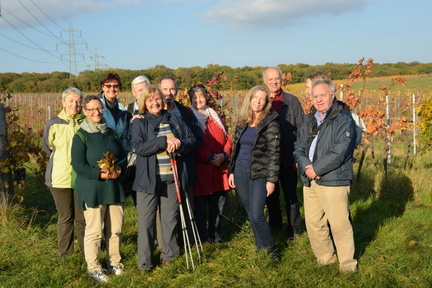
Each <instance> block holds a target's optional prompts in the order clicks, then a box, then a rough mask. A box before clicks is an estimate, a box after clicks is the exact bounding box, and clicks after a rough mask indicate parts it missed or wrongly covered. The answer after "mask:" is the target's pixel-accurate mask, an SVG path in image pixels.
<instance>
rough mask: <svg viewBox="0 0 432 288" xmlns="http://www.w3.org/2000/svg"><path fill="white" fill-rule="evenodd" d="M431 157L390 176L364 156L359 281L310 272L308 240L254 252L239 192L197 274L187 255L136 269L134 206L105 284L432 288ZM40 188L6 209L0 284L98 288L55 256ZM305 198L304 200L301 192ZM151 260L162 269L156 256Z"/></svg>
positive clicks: (80, 265)
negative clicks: (275, 252)
mask: <svg viewBox="0 0 432 288" xmlns="http://www.w3.org/2000/svg"><path fill="white" fill-rule="evenodd" d="M402 154H403V153H402ZM430 156H431V153H429V155H423V156H418V157H415V158H410V160H409V161H407V160H406V157H405V158H404V156H398V155H397V153H396V155H395V157H394V161H393V163H394V164H393V166H392V167H391V168H390V169H389V171H388V173H387V175H385V173H384V172H383V169H382V167H381V166H382V165H379V164H377V166H375V164H374V161H373V159H371V157H370V155H369V154H368V156H367V157H366V160H365V165H364V168H363V169H362V173H361V176H360V178H359V179H356V180H355V181H354V184H353V186H352V193H351V199H350V200H351V213H352V216H353V227H354V233H355V242H356V258H357V259H358V260H359V272H358V274H355V275H349V274H343V273H340V272H339V269H338V265H337V264H334V265H330V266H328V267H314V266H313V265H311V264H312V261H313V259H314V256H313V252H312V250H311V248H310V244H309V240H308V237H307V234H306V233H305V234H303V235H302V236H301V237H299V238H298V239H297V240H296V241H294V242H286V241H285V235H284V234H283V233H281V232H280V231H274V235H275V239H276V242H277V244H278V247H279V249H280V251H281V252H282V259H281V260H280V261H274V260H271V259H270V257H269V256H268V255H267V254H266V253H256V252H255V246H254V243H253V236H252V232H251V228H250V225H249V222H248V221H247V219H246V217H245V215H244V212H243V211H242V208H241V205H239V202H238V200H237V199H236V197H235V195H234V194H232V195H231V198H230V201H229V203H228V204H227V206H228V207H227V208H228V209H226V210H227V212H226V214H225V215H224V220H223V225H224V226H223V229H224V238H225V239H224V240H225V242H224V244H220V245H212V244H205V245H204V258H203V259H202V262H201V263H197V265H196V270H195V271H189V270H187V269H186V264H185V258H184V255H181V256H179V257H178V258H177V259H175V261H174V263H172V264H171V265H169V266H164V267H157V268H156V269H155V270H154V271H152V272H150V273H143V272H140V271H138V270H137V269H136V258H137V256H136V254H137V246H136V239H137V225H136V217H137V214H136V211H135V209H134V207H133V204H132V202H131V199H128V201H127V203H126V211H125V227H124V239H123V246H122V255H123V263H124V264H125V268H126V271H125V273H124V275H122V276H120V277H111V279H112V281H111V282H110V284H109V285H98V286H102V287H105V286H106V287H207V288H211V287H380V288H381V287H431V286H432V273H430V271H432V221H431V219H432V209H431V208H432V201H431V196H430V195H431V194H432V193H431V188H430V185H429V182H430V175H432V173H431V172H432V157H430ZM357 165H358V164H356V165H355V171H357ZM33 182H34V181H33V179H29V180H28V181H27V184H26V186H25V187H24V188H23V189H21V190H20V189H17V194H18V195H20V196H22V197H23V199H24V201H23V202H22V203H21V204H20V205H15V206H13V207H10V208H8V209H6V207H4V205H3V206H2V207H0V245H1V246H0V247H1V250H0V287H94V286H95V285H96V284H95V283H93V282H91V281H90V280H88V278H87V273H86V264H85V261H84V257H83V255H82V254H75V255H73V256H71V257H69V258H66V259H64V260H60V259H59V258H58V257H57V252H56V246H57V240H56V233H57V232H56V221H57V219H56V213H55V208H54V203H53V200H52V197H51V195H50V193H49V190H48V189H47V188H46V187H44V186H39V185H36V184H34V183H33ZM298 192H299V196H301V187H300V186H299V187H298ZM302 213H303V212H302ZM154 256H155V260H156V263H157V261H158V260H157V259H158V253H157V252H155V255H154ZM103 257H104V254H103ZM195 260H197V258H196V257H195ZM102 261H104V260H102ZM102 263H103V262H102Z"/></svg>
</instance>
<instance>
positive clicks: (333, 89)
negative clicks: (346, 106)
mask: <svg viewBox="0 0 432 288" xmlns="http://www.w3.org/2000/svg"><path fill="white" fill-rule="evenodd" d="M318 84H326V85H327V86H328V88H329V89H330V93H333V94H334V93H336V86H335V85H334V83H333V81H331V80H330V79H317V80H315V81H314V82H313V83H312V87H311V92H312V90H313V88H314V87H315V86H316V85H318Z"/></svg>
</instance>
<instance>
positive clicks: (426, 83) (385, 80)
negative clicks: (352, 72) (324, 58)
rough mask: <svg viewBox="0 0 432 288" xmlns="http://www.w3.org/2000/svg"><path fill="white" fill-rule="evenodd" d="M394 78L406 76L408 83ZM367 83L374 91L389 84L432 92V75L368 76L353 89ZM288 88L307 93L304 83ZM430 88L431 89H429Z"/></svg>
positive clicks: (341, 81) (337, 81) (389, 85)
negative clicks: (402, 83)
mask: <svg viewBox="0 0 432 288" xmlns="http://www.w3.org/2000/svg"><path fill="white" fill-rule="evenodd" d="M394 78H404V79H406V83H405V85H404V86H398V85H396V84H392V82H391V79H394ZM334 81H335V82H336V83H337V84H339V85H340V84H344V83H345V82H346V80H334ZM363 84H365V88H366V89H368V90H370V91H373V90H379V89H380V87H382V86H384V85H385V86H388V87H390V88H391V90H394V91H398V92H399V91H401V92H409V93H413V92H416V90H419V91H423V92H429V95H431V93H432V75H429V74H428V75H407V76H387V77H374V78H368V79H367V80H366V83H363V81H360V80H357V81H356V82H354V84H353V86H352V87H353V90H358V89H361V88H362V87H363ZM286 88H287V89H289V91H291V92H292V93H294V94H296V95H297V94H298V95H303V94H304V93H305V85H304V83H296V84H288V85H286ZM427 90H429V91H427Z"/></svg>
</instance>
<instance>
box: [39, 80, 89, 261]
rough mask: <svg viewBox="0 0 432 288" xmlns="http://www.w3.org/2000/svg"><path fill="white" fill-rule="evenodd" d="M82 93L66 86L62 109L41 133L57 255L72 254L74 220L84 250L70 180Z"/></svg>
mask: <svg viewBox="0 0 432 288" xmlns="http://www.w3.org/2000/svg"><path fill="white" fill-rule="evenodd" d="M82 99H83V94H82V93H81V91H80V90H78V89H77V88H75V87H69V88H67V89H66V90H65V91H63V94H62V104H63V110H62V111H61V112H60V114H59V115H57V116H56V117H53V118H51V119H50V120H48V122H47V123H46V126H45V130H44V134H43V148H44V151H45V152H46V153H47V155H48V156H49V161H48V165H47V169H46V173H45V184H46V185H47V186H48V187H49V189H50V191H51V194H52V195H53V198H54V202H55V205H56V209H57V212H58V219H57V241H58V249H59V256H60V257H65V256H67V255H70V254H72V253H73V252H74V221H75V224H76V227H77V238H78V246H79V249H80V250H81V251H84V229H85V221H84V214H83V212H82V211H80V210H79V209H78V206H77V200H76V192H75V191H74V189H73V188H72V187H73V185H72V179H71V172H72V166H71V164H70V163H71V146H72V138H73V136H74V134H75V132H76V131H77V130H78V129H79V123H81V121H83V120H84V115H82V114H81V103H82Z"/></svg>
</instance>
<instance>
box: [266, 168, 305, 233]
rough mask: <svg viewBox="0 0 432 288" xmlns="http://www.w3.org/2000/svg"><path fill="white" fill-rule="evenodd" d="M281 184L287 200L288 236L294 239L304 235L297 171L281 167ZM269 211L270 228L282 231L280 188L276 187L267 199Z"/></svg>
mask: <svg viewBox="0 0 432 288" xmlns="http://www.w3.org/2000/svg"><path fill="white" fill-rule="evenodd" d="M279 182H280V185H281V186H282V191H283V194H284V199H285V208H286V214H287V218H288V221H287V222H288V224H287V234H288V237H292V236H293V235H294V234H301V233H302V231H303V230H302V220H301V216H300V208H299V203H298V197H297V169H296V168H295V167H285V166H283V165H281V167H280V173H279ZM267 209H268V213H269V224H270V227H272V228H275V229H279V230H280V229H282V210H281V205H280V187H279V185H276V187H275V191H274V192H273V194H272V195H270V196H269V197H268V198H267Z"/></svg>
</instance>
